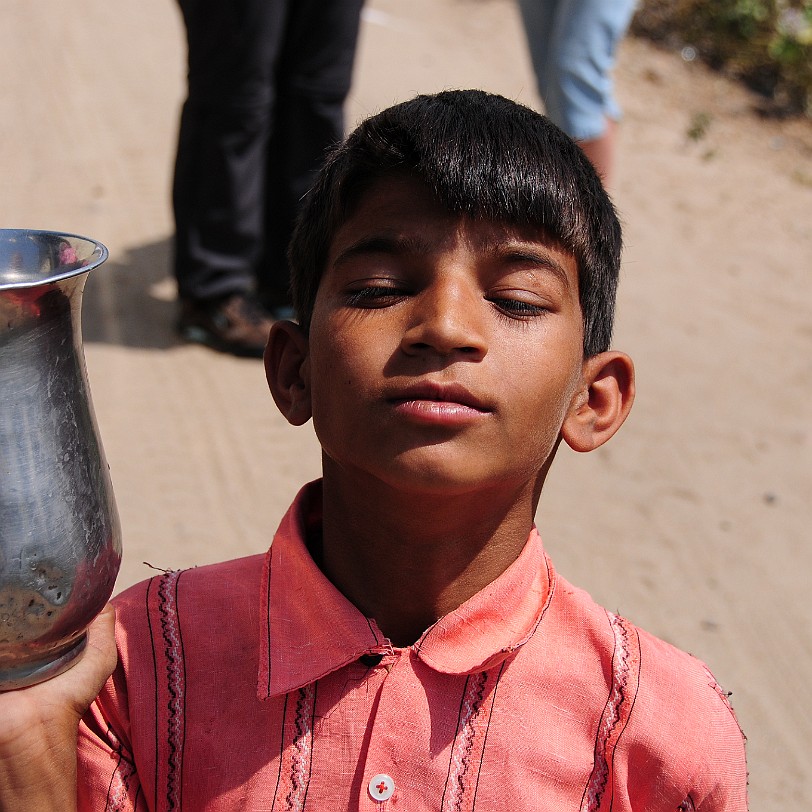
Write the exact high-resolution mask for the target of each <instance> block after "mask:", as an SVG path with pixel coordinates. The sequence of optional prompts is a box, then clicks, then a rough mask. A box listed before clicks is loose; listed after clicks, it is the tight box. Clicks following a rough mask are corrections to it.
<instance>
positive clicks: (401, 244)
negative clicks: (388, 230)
mask: <svg viewBox="0 0 812 812" xmlns="http://www.w3.org/2000/svg"><path fill="white" fill-rule="evenodd" d="M424 248H425V246H423V245H421V243H420V241H419V240H415V239H413V238H411V237H396V236H390V235H383V234H375V235H370V236H369V237H362V238H361V239H360V240H357V241H356V242H354V243H352V244H351V245H349V246H347V247H346V248H345V249H344V250H343V251H341V252H339V254H338V255H337V256H336V258H335V259H334V260H333V265H341V264H342V263H344V262H346V261H347V260H349V259H353V258H354V257H358V256H363V255H365V254H408V253H420V252H421V251H422V250H423V249H424Z"/></svg>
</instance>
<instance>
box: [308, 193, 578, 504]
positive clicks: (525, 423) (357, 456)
mask: <svg viewBox="0 0 812 812" xmlns="http://www.w3.org/2000/svg"><path fill="white" fill-rule="evenodd" d="M582 342H583V327H582V317H581V308H580V304H579V299H578V271H577V266H576V262H575V260H574V258H573V257H572V256H571V255H570V254H568V253H567V252H566V251H564V250H563V249H561V248H559V247H557V246H556V245H552V244H550V243H549V242H547V241H545V240H544V239H543V238H542V235H541V234H540V233H539V232H538V231H537V230H536V229H534V228H529V227H526V228H521V227H515V226H504V225H499V224H496V223H493V222H487V221H474V220H471V219H469V218H466V217H460V216H458V215H452V214H449V213H448V212H447V211H446V210H445V209H443V208H442V207H441V206H440V205H439V204H438V203H437V202H436V200H435V199H434V197H433V196H432V195H431V193H430V192H429V190H428V189H427V188H426V187H425V186H424V185H423V184H422V183H420V182H419V181H417V180H415V179H412V178H408V177H395V178H386V179H383V180H380V181H378V182H377V183H376V184H374V185H373V186H372V187H371V188H370V190H369V191H368V192H367V193H366V194H365V195H364V197H363V198H362V200H361V203H360V205H359V206H358V208H357V210H356V211H355V213H354V214H353V216H352V217H351V218H350V219H349V220H347V221H346V222H345V223H344V224H343V226H342V227H341V228H340V229H339V230H338V232H337V233H336V235H335V238H334V240H333V242H332V245H331V250H330V254H329V257H328V262H327V267H326V269H325V272H324V275H323V277H322V280H321V283H320V287H319V290H318V295H317V297H316V302H315V307H314V312H313V318H312V322H311V326H310V333H309V356H308V359H307V361H306V362H305V365H304V367H303V371H304V375H305V377H306V379H307V381H308V384H309V389H310V408H311V409H312V414H313V421H314V425H315V429H316V433H317V435H318V437H319V440H320V442H321V445H322V447H323V449H324V453H325V455H326V457H327V459H326V460H325V463H326V466H325V470H326V471H327V470H328V466H329V467H330V468H331V469H332V470H334V471H341V472H343V473H344V474H347V475H350V476H357V477H359V481H363V480H364V479H365V478H366V477H374V478H377V479H379V480H382V481H384V482H386V483H388V484H389V485H392V486H394V487H396V488H398V489H399V490H402V491H407V492H409V491H411V492H424V493H434V494H448V495H452V494H458V493H467V492H473V491H476V490H483V489H487V488H492V487H498V488H503V487H510V488H515V487H525V486H528V485H529V486H530V487H532V488H534V489H535V486H536V484H537V480H538V478H539V475H540V472H543V471H546V467H547V463H548V461H549V460H550V459H551V455H552V454H553V452H554V450H555V447H556V445H557V442H558V439H559V436H560V430H561V426H562V423H563V421H564V419H565V417H566V416H567V414H568V413H569V412H570V410H571V409H573V408H575V404H576V401H581V400H582V395H583V392H584V389H585V386H584V382H583V376H582V366H583V365H582Z"/></svg>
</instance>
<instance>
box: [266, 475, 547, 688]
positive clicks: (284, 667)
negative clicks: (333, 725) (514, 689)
mask: <svg viewBox="0 0 812 812" xmlns="http://www.w3.org/2000/svg"><path fill="white" fill-rule="evenodd" d="M320 522H321V482H320V481H316V482H312V483H310V484H309V485H306V486H305V487H304V488H302V490H301V491H300V492H299V494H298V496H297V497H296V499H295V501H294V502H293V504H292V505H291V507H290V509H289V510H288V512H287V514H286V515H285V517H284V518H283V519H282V523H281V524H280V526H279V529H278V530H277V532H276V536H275V537H274V541H273V544H272V545H271V548H270V550H269V551H268V553H267V554H266V556H265V566H264V572H263V578H262V595H261V614H260V618H261V628H260V641H259V673H258V682H257V693H258V695H259V697H260V699H267V698H268V697H271V696H278V695H281V694H286V693H288V692H290V691H292V690H295V689H296V688H301V687H302V686H304V685H307V684H308V683H311V682H314V681H315V680H317V679H320V678H321V677H324V676H326V675H327V674H329V673H331V672H333V671H336V670H337V669H339V668H342V667H343V666H345V665H347V664H349V663H351V662H353V661H355V660H357V659H358V658H359V657H361V656H363V655H364V654H377V653H384V652H386V651H389V650H391V644H390V643H389V641H388V640H387V639H386V637H384V635H383V634H382V633H381V631H380V630H379V629H378V627H377V625H376V624H375V621H374V620H372V619H370V618H367V617H365V616H364V615H363V614H362V613H361V612H360V611H359V610H358V609H357V608H356V607H355V606H354V605H353V604H352V603H350V601H348V600H347V598H345V597H344V596H343V595H342V594H341V593H340V592H339V591H338V590H337V589H336V588H335V587H334V586H333V585H332V584H331V583H330V581H328V580H327V578H326V577H325V575H324V574H323V573H322V572H321V570H320V569H319V568H318V567H317V566H316V564H315V562H314V561H313V559H312V558H311V556H310V553H309V552H308V550H307V546H306V544H305V539H306V538H307V528H308V527H312V526H314V525H318V524H319V523H320ZM554 585H555V573H554V571H553V568H552V565H551V563H550V561H549V559H547V557H546V556H545V554H544V549H543V547H542V544H541V539H540V538H539V536H538V533H537V532H536V530H535V528H533V530H532V531H531V533H530V536H529V538H528V541H527V544H525V546H524V549H523V550H522V552H521V554H520V555H519V557H518V558H517V559H516V561H514V562H513V564H511V565H510V567H508V568H507V569H506V570H505V572H503V573H502V574H501V575H500V576H499V577H498V578H497V579H496V580H495V581H493V582H492V583H490V584H489V585H488V586H486V587H485V588H484V589H483V590H481V591H480V592H478V593H477V594H476V595H474V596H473V597H472V598H470V599H469V600H467V601H466V602H465V603H463V604H462V605H461V606H459V607H458V608H457V609H455V610H454V611H453V612H449V613H448V614H447V615H445V616H444V617H442V618H440V620H438V621H437V622H436V623H435V624H433V625H432V626H431V627H430V628H429V629H427V630H426V632H425V633H424V634H423V635H422V637H421V638H420V639H419V640H418V641H417V642H416V643H415V644H414V645H413V646H412V647H411V648H412V651H413V652H414V653H415V655H416V656H417V657H419V658H420V659H421V660H422V661H423V662H424V663H425V664H426V665H428V666H430V667H431V668H433V669H434V670H435V671H440V672H442V673H446V674H468V673H472V672H476V671H482V670H484V669H486V668H491V667H493V666H494V665H497V664H498V663H499V662H500V661H502V660H504V659H505V658H507V657H508V656H509V655H510V654H511V653H512V652H514V651H515V650H516V649H518V648H519V647H521V646H522V645H523V644H524V643H525V642H527V640H529V639H530V637H532V635H533V634H534V632H535V631H536V628H537V627H538V625H539V622H540V621H541V619H542V617H543V615H544V612H545V610H546V608H547V606H548V605H549V602H550V599H551V598H552V594H553V591H554Z"/></svg>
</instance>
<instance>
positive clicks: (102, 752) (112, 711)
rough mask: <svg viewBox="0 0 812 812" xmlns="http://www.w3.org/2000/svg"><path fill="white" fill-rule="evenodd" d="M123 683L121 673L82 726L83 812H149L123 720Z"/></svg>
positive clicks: (80, 797)
mask: <svg viewBox="0 0 812 812" xmlns="http://www.w3.org/2000/svg"><path fill="white" fill-rule="evenodd" d="M117 684H118V685H117ZM120 684H121V676H120V673H119V672H117V673H116V674H115V675H114V676H113V677H112V678H111V679H110V680H109V681H108V683H107V685H106V686H105V687H104V688H103V689H102V693H101V694H100V695H99V697H98V698H97V699H96V701H95V702H94V703H93V705H91V707H90V709H89V710H88V712H87V713H86V714H85V716H84V718H83V719H82V721H81V723H80V725H79V749H78V759H79V761H78V772H77V779H78V809H79V812H147V806H146V803H145V800H144V794H143V792H142V789H141V782H140V779H139V776H138V771H137V769H136V766H135V761H134V759H133V754H132V750H131V748H130V745H129V742H128V737H127V728H128V725H127V723H126V719H125V718H122V712H121V709H122V708H126V705H123V704H120V700H121V697H120V694H121V690H120Z"/></svg>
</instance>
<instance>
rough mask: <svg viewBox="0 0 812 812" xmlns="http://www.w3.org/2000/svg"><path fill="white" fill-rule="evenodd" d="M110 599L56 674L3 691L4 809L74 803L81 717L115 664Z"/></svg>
mask: <svg viewBox="0 0 812 812" xmlns="http://www.w3.org/2000/svg"><path fill="white" fill-rule="evenodd" d="M114 628H115V611H114V609H113V607H112V606H111V605H108V606H107V607H105V609H104V611H103V612H102V613H101V614H100V615H99V616H98V617H97V618H96V619H95V620H94V621H93V623H92V624H91V625H90V627H89V629H88V640H87V646H86V647H85V650H84V652H82V655H81V656H80V657H79V659H78V661H77V662H76V664H75V665H73V667H71V668H69V669H68V670H67V671H66V672H65V673H63V674H60V675H59V676H57V677H53V678H52V679H49V680H47V681H45V682H42V683H39V684H38V685H32V686H31V687H29V688H23V689H20V690H17V691H7V692H3V693H0V809H2V810H3V812H32V811H33V810H37V812H51V811H52V810H53V812H56V810H59V812H70V810H75V809H76V742H77V735H78V728H79V719H80V717H81V716H82V714H83V713H84V712H85V711H86V710H87V708H88V707H89V706H90V703H91V702H92V701H93V700H94V699H95V698H96V695H97V694H98V693H99V691H100V690H101V687H102V685H104V682H105V680H106V679H107V678H108V677H109V676H110V674H111V673H112V671H113V669H114V668H115V665H116V646H115V639H114Z"/></svg>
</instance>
